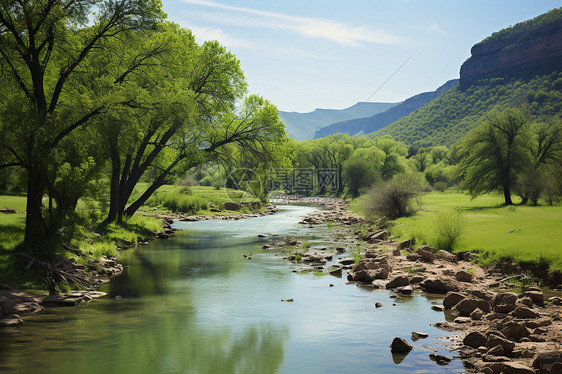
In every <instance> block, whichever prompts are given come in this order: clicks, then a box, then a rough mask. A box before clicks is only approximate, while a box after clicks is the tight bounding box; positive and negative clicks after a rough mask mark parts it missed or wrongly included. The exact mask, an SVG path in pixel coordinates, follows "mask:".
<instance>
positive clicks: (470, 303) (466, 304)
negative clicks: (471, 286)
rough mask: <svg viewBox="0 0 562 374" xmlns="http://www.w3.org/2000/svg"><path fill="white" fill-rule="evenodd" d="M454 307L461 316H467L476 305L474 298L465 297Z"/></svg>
mask: <svg viewBox="0 0 562 374" xmlns="http://www.w3.org/2000/svg"><path fill="white" fill-rule="evenodd" d="M454 308H455V309H456V310H457V311H458V312H459V314H460V315H461V316H469V315H470V313H472V312H473V311H474V310H475V309H477V308H478V306H477V305H476V300H475V299H471V298H465V299H462V300H461V301H459V302H458V303H457V305H455V307H454Z"/></svg>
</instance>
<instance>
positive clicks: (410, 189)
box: [365, 174, 422, 219]
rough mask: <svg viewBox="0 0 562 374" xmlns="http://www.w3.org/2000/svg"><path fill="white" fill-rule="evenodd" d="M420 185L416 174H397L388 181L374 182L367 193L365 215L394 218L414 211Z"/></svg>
mask: <svg viewBox="0 0 562 374" xmlns="http://www.w3.org/2000/svg"><path fill="white" fill-rule="evenodd" d="M421 190H422V185H421V181H420V178H419V176H418V175H417V174H398V175H395V176H394V177H393V178H392V179H390V180H389V181H385V182H382V183H378V184H376V185H375V186H374V187H372V188H371V190H370V191H369V193H368V195H367V201H366V205H365V211H366V214H367V217H369V218H370V219H374V218H375V217H386V218H388V219H396V218H400V217H407V216H410V215H412V214H413V213H415V211H416V210H417V208H418V206H419V202H418V199H417V197H418V196H419V195H420V193H421Z"/></svg>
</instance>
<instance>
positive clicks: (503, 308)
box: [494, 304, 517, 313]
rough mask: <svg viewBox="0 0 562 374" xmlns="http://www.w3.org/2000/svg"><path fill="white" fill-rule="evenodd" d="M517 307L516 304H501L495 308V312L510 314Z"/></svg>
mask: <svg viewBox="0 0 562 374" xmlns="http://www.w3.org/2000/svg"><path fill="white" fill-rule="evenodd" d="M516 307H517V305H515V304H499V305H496V306H495V307H494V311H495V312H497V313H510V312H513V311H514V310H515V308H516Z"/></svg>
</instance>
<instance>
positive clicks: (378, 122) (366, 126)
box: [314, 79, 458, 139]
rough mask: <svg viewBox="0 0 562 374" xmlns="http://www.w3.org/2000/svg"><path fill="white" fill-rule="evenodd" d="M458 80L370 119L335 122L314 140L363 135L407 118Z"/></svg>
mask: <svg viewBox="0 0 562 374" xmlns="http://www.w3.org/2000/svg"><path fill="white" fill-rule="evenodd" d="M457 83H458V79H453V80H450V81H448V82H447V83H445V84H444V85H442V86H441V87H439V88H438V89H437V90H435V91H431V92H424V93H421V94H417V95H415V96H412V97H410V98H409V99H406V100H405V101H404V102H402V103H400V104H398V105H396V106H394V107H392V108H390V109H388V110H386V111H384V112H382V113H378V114H375V115H374V116H371V117H366V118H357V119H352V120H347V121H343V122H337V123H334V124H331V125H329V126H326V127H323V128H321V129H320V130H318V131H316V134H315V135H314V138H315V139H318V138H323V137H325V136H329V135H332V134H335V133H338V132H341V133H344V134H348V135H363V134H369V133H372V132H373V131H377V130H380V129H382V128H383V127H385V126H387V125H389V124H391V123H392V122H394V121H397V120H399V119H400V118H402V117H404V116H407V115H408V114H410V113H412V112H413V111H414V110H416V109H418V108H420V107H422V106H424V105H425V104H427V103H429V102H430V101H431V100H434V99H436V98H438V97H439V96H441V95H442V94H444V93H445V92H446V91H447V90H449V89H451V88H452V87H454V86H456V85H457Z"/></svg>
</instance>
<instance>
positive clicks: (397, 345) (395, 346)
mask: <svg viewBox="0 0 562 374" xmlns="http://www.w3.org/2000/svg"><path fill="white" fill-rule="evenodd" d="M413 348H414V347H412V345H411V344H410V343H408V342H407V341H406V340H405V339H403V338H399V337H396V338H394V339H393V340H392V343H391V344H390V352H392V353H408V352H410V351H411V350H412V349H413Z"/></svg>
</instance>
